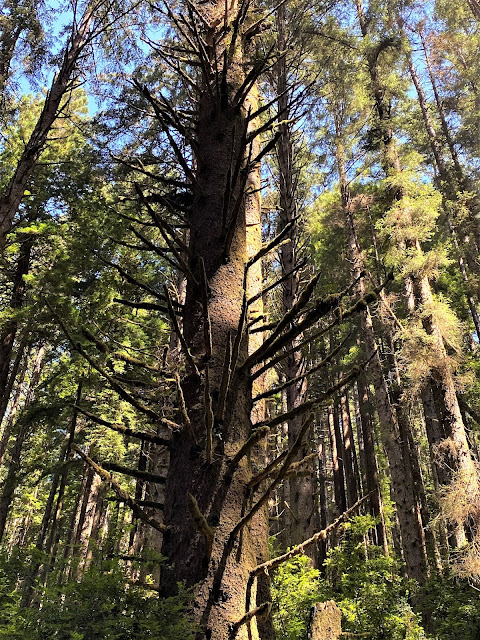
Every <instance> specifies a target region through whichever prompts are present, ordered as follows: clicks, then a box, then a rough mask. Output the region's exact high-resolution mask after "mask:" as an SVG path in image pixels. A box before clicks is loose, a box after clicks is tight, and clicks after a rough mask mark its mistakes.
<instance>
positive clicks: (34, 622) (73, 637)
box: [0, 561, 194, 640]
mask: <svg viewBox="0 0 480 640" xmlns="http://www.w3.org/2000/svg"><path fill="white" fill-rule="evenodd" d="M52 582H53V581H52ZM19 600H20V595H19V593H18V592H17V591H15V590H14V589H12V584H11V580H9V579H7V578H6V577H3V578H2V579H1V581H0V603H1V613H0V638H5V639H7V638H8V639H9V640H16V639H18V640H20V639H22V640H50V639H51V638H56V639H57V638H58V640H134V639H135V638H155V640H190V639H192V638H193V633H194V629H193V626H192V625H191V624H190V622H189V621H188V620H187V618H186V616H185V609H186V606H187V604H188V600H189V593H188V592H187V591H185V590H184V589H183V588H182V587H181V586H180V589H179V594H178V595H176V596H172V597H170V598H165V599H159V598H158V595H157V594H156V593H155V592H154V591H148V590H145V589H144V588H139V587H135V586H133V585H130V584H128V583H127V581H126V576H125V575H124V572H123V571H122V570H121V569H120V568H119V567H118V563H116V562H115V561H110V562H107V563H105V562H104V563H102V564H101V565H100V566H91V567H90V568H89V569H88V570H87V571H86V572H85V573H84V575H83V576H82V579H81V581H79V582H77V581H76V580H72V581H70V582H68V583H67V584H66V585H62V586H58V585H56V584H55V585H54V586H50V587H48V588H46V589H45V591H44V593H43V597H42V608H41V609H40V610H39V611H38V610H36V609H25V608H21V607H20V604H19Z"/></svg>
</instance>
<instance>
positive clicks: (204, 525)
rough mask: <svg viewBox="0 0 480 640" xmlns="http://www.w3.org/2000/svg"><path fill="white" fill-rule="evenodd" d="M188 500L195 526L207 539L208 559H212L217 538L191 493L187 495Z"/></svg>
mask: <svg viewBox="0 0 480 640" xmlns="http://www.w3.org/2000/svg"><path fill="white" fill-rule="evenodd" d="M187 499H188V509H189V511H190V513H191V515H192V518H193V520H194V522H195V525H196V527H197V529H198V531H199V533H201V534H202V535H203V536H204V538H205V542H206V545H207V557H208V558H210V556H211V553H212V545H213V540H214V537H215V535H214V532H213V529H212V527H211V526H210V525H209V524H208V522H207V519H206V518H205V516H204V515H203V513H202V512H201V511H200V508H199V506H198V502H197V501H196V499H195V498H194V496H192V494H191V493H187Z"/></svg>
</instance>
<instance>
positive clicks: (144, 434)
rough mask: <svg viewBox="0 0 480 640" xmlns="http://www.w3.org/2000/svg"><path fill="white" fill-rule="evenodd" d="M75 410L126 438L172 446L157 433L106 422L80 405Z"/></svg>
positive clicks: (75, 406)
mask: <svg viewBox="0 0 480 640" xmlns="http://www.w3.org/2000/svg"><path fill="white" fill-rule="evenodd" d="M73 408H74V409H75V410H76V411H79V412H80V413H82V414H83V415H84V416H85V417H86V418H88V419H89V420H91V421H92V422H96V423H97V424H101V425H102V426H104V427H108V428H109V429H112V431H117V432H118V433H121V434H123V435H124V436H130V437H132V438H138V439H139V440H146V441H147V442H153V443H154V444H158V445H161V446H165V447H168V446H169V445H170V440H169V438H165V437H162V436H158V435H156V434H155V433H149V432H148V431H136V430H135V429H130V427H125V426H124V425H123V424H118V423H115V422H109V421H108V420H104V419H103V418H100V417H99V416H96V415H95V414H93V413H91V412H90V411H87V410H86V409H82V407H79V406H78V405H76V404H75V405H73Z"/></svg>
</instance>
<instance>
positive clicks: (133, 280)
mask: <svg viewBox="0 0 480 640" xmlns="http://www.w3.org/2000/svg"><path fill="white" fill-rule="evenodd" d="M97 258H98V259H99V260H101V261H102V262H103V263H104V264H106V265H108V266H109V267H112V268H113V269H116V270H117V271H118V273H119V274H120V275H121V276H122V278H125V280H126V281H127V282H129V283H130V284H133V285H134V286H135V287H139V289H143V290H144V291H146V292H147V293H149V294H150V295H151V296H153V297H154V298H157V300H165V296H163V295H162V294H161V293H158V292H157V291H155V289H152V288H151V287H149V286H148V284H144V283H143V282H139V281H138V280H137V279H136V278H134V277H133V276H132V275H130V274H129V273H127V272H126V271H125V269H122V267H121V266H120V265H119V264H115V262H110V260H107V259H106V258H102V256H100V255H98V254H97Z"/></svg>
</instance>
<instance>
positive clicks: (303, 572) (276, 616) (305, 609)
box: [272, 556, 326, 640]
mask: <svg viewBox="0 0 480 640" xmlns="http://www.w3.org/2000/svg"><path fill="white" fill-rule="evenodd" d="M325 588H326V585H325V584H324V583H323V581H322V580H321V578H320V572H319V571H318V570H317V569H313V568H312V566H311V562H310V558H308V557H307V556H296V557H294V558H292V559H291V560H290V561H289V562H286V563H284V564H283V565H281V566H280V567H279V568H278V569H277V571H276V572H275V576H274V580H273V585H272V601H273V603H274V607H273V622H274V625H275V628H276V631H277V637H278V638H282V640H297V638H305V637H306V631H307V622H308V615H309V611H310V609H311V607H312V606H313V605H314V604H315V603H316V602H319V601H320V600H322V597H323V596H322V594H323V592H324V590H325Z"/></svg>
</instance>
